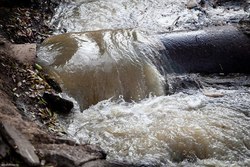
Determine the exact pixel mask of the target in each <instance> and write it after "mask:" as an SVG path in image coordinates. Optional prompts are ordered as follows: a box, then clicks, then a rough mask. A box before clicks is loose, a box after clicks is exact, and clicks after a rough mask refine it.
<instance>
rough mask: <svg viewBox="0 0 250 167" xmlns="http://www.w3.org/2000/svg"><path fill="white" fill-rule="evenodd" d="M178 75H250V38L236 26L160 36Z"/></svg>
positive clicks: (166, 59)
mask: <svg viewBox="0 0 250 167" xmlns="http://www.w3.org/2000/svg"><path fill="white" fill-rule="evenodd" d="M160 39H161V41H162V42H163V44H164V46H165V50H161V53H162V56H163V59H165V61H168V64H171V70H169V69H170V68H169V67H168V68H167V69H168V71H167V72H175V73H250V37H249V36H247V35H246V34H244V33H243V32H242V31H239V30H238V29H237V28H236V27H234V26H222V27H213V28H208V29H204V30H199V31H185V32H174V33H168V34H164V35H162V34H161V35H160Z"/></svg>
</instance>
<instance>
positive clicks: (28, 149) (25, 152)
mask: <svg viewBox="0 0 250 167" xmlns="http://www.w3.org/2000/svg"><path fill="white" fill-rule="evenodd" d="M0 127H1V129H0V132H1V134H2V137H3V138H4V140H5V141H6V142H8V144H9V145H10V146H11V148H12V149H13V150H15V152H16V153H17V154H19V155H20V156H21V158H22V159H23V160H24V162H26V163H27V164H28V165H30V166H38V165H40V160H39V158H38V156H37V155H36V153H35V148H34V147H33V145H32V144H31V143H30V142H29V141H28V140H27V139H26V138H25V136H24V135H23V134H21V132H19V131H18V130H17V129H16V128H15V127H14V126H11V125H10V124H8V123H6V122H4V121H2V122H1V124H0Z"/></svg>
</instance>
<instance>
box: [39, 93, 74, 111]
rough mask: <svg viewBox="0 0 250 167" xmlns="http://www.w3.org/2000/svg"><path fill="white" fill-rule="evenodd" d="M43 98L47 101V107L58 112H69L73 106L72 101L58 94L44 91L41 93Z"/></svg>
mask: <svg viewBox="0 0 250 167" xmlns="http://www.w3.org/2000/svg"><path fill="white" fill-rule="evenodd" d="M43 99H44V100H45V101H46V102H47V104H48V107H49V108H50V109H51V110H53V111H56V112H59V113H69V112H70V111H71V109H72V108H73V107H74V104H73V102H72V101H69V100H66V99H63V98H61V97H60V96H58V95H55V94H52V93H48V92H45V93H44V94H43Z"/></svg>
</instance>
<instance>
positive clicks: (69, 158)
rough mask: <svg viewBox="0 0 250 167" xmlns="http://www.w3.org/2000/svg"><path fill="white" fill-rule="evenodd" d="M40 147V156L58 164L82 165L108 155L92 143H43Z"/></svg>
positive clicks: (72, 166)
mask: <svg viewBox="0 0 250 167" xmlns="http://www.w3.org/2000/svg"><path fill="white" fill-rule="evenodd" d="M38 147H39V148H40V149H38V152H39V154H40V156H41V157H43V159H44V160H45V161H46V162H49V163H53V164H56V166H67V167H75V166H81V165H82V164H85V163H86V162H89V161H93V160H97V159H105V157H106V154H105V153H104V152H103V150H101V149H100V148H99V147H96V146H91V145H77V146H70V145H66V144H42V145H39V146H38Z"/></svg>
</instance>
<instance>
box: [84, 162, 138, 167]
mask: <svg viewBox="0 0 250 167" xmlns="http://www.w3.org/2000/svg"><path fill="white" fill-rule="evenodd" d="M97 166H98V167H134V165H129V164H125V163H121V162H108V161H106V160H96V161H90V162H87V163H85V164H83V165H82V166H81V167H97Z"/></svg>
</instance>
